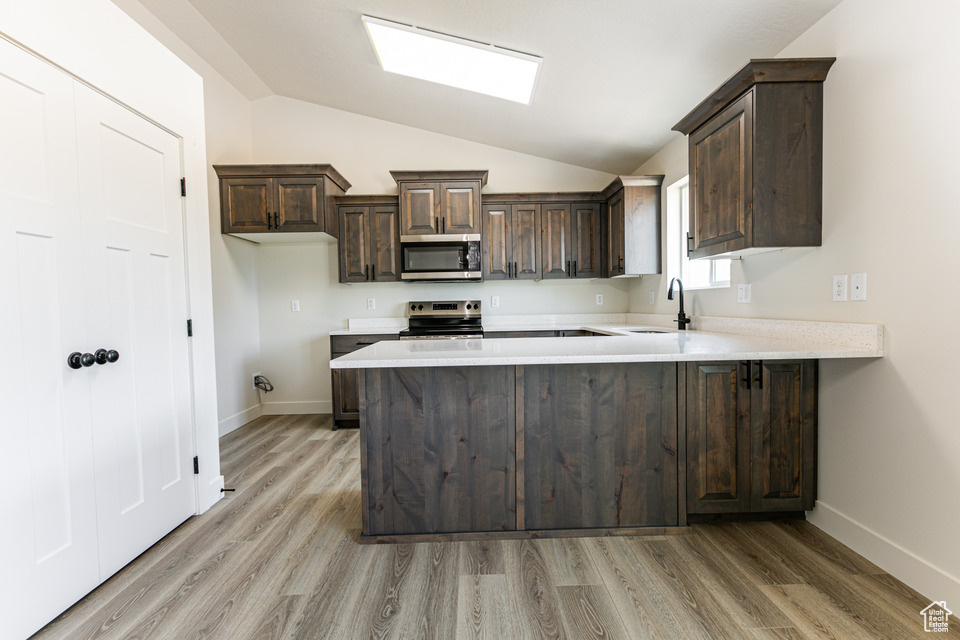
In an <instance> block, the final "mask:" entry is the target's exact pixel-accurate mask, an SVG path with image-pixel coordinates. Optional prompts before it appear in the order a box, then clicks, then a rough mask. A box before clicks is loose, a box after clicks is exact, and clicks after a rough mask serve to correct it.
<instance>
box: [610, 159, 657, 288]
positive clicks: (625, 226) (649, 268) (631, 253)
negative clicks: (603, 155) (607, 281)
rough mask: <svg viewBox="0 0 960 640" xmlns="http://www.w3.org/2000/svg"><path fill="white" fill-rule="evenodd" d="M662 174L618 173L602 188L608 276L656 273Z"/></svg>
mask: <svg viewBox="0 0 960 640" xmlns="http://www.w3.org/2000/svg"><path fill="white" fill-rule="evenodd" d="M661 184H663V176H661V175H654V176H619V177H618V178H616V179H615V180H614V181H613V182H611V183H610V185H609V186H608V187H607V188H606V189H604V190H603V196H604V201H605V203H606V204H605V208H606V212H605V220H604V222H605V225H604V226H605V228H606V235H605V240H606V243H605V244H606V251H605V255H606V265H605V273H606V275H607V276H608V277H611V278H614V277H617V276H636V275H647V274H652V273H660V186H661Z"/></svg>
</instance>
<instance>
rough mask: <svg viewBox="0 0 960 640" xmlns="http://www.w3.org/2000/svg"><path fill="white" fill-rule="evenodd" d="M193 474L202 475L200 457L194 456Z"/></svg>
mask: <svg viewBox="0 0 960 640" xmlns="http://www.w3.org/2000/svg"><path fill="white" fill-rule="evenodd" d="M193 474H194V475H196V476H198V475H200V456H193Z"/></svg>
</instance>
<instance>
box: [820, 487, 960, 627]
mask: <svg viewBox="0 0 960 640" xmlns="http://www.w3.org/2000/svg"><path fill="white" fill-rule="evenodd" d="M807 520H808V521H809V522H810V523H811V524H812V525H814V526H815V527H817V528H818V529H821V530H822V531H824V532H825V533H827V534H829V535H831V536H833V537H834V538H836V539H837V540H839V541H840V542H842V543H843V544H845V545H847V546H848V547H850V548H851V549H853V550H854V551H856V552H857V553H859V554H860V555H862V556H863V557H865V558H866V559H867V560H869V561H870V562H872V563H874V564H875V565H877V566H878V567H880V568H881V569H883V570H884V571H886V572H887V573H889V574H891V575H893V576H895V577H897V578H898V579H899V580H901V581H902V582H904V583H906V584H907V585H909V586H911V587H913V588H914V589H916V590H917V591H919V592H920V593H921V594H923V596H924V597H925V598H928V599H930V601H931V602H932V601H934V600H946V601H947V602H948V603H957V604H958V605H960V578H957V577H956V576H953V575H951V574H950V573H948V572H947V571H944V570H943V569H941V568H940V567H938V566H936V565H935V564H933V563H932V562H930V561H929V560H925V559H923V558H921V557H920V556H918V555H917V554H915V553H914V552H912V551H910V550H909V549H906V548H904V547H902V546H901V545H899V544H897V543H896V542H894V541H893V540H890V539H889V538H887V537H885V536H883V535H881V534H880V533H878V532H877V531H874V530H873V529H871V528H870V527H868V526H867V525H865V524H863V523H861V522H858V521H857V520H855V519H853V518H851V517H850V516H848V515H846V514H845V513H842V512H841V511H839V510H838V509H835V508H834V507H831V506H830V505H828V504H824V503H823V502H821V501H819V500H818V501H817V508H816V509H814V510H813V511H808V512H807ZM950 548H951V549H953V550H954V551H955V550H956V547H955V546H953V545H952V544H951V545H950ZM930 551H931V552H932V553H933V554H934V555H936V553H937V549H930ZM954 608H955V609H956V607H954Z"/></svg>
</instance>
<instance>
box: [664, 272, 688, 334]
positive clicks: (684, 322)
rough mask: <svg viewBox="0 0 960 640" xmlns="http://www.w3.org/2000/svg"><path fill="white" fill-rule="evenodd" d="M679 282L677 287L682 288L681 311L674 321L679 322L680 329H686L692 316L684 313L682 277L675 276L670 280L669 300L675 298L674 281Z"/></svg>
mask: <svg viewBox="0 0 960 640" xmlns="http://www.w3.org/2000/svg"><path fill="white" fill-rule="evenodd" d="M674 282H676V283H677V288H678V289H679V290H680V313H678V314H677V319H676V320H674V322H676V323H677V325H678V327H677V328H678V329H679V330H680V331H684V330H685V329H686V328H687V325H688V324H690V318H688V317H687V316H686V314H684V313H683V281H681V280H680V278H673V279H672V280H670V288H669V289H667V300H673V283H674Z"/></svg>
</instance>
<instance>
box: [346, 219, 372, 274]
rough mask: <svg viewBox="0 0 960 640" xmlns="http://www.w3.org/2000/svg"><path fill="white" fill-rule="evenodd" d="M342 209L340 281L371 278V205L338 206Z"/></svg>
mask: <svg viewBox="0 0 960 640" xmlns="http://www.w3.org/2000/svg"><path fill="white" fill-rule="evenodd" d="M338 208H339V210H340V242H339V254H340V282H367V281H369V280H370V255H369V250H370V240H369V238H368V234H367V220H368V218H369V215H370V208H369V207H345V206H341V207H338Z"/></svg>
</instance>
